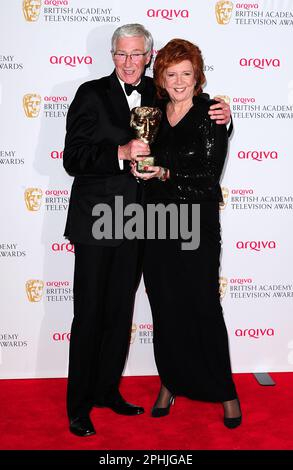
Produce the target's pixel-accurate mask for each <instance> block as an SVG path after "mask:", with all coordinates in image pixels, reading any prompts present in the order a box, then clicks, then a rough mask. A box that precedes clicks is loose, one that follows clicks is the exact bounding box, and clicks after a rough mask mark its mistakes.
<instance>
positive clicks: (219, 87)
mask: <svg viewBox="0 0 293 470" xmlns="http://www.w3.org/2000/svg"><path fill="white" fill-rule="evenodd" d="M134 22H138V23H142V24H144V25H145V26H146V27H147V28H148V29H149V30H150V31H151V32H152V33H153V36H154V39H155V47H154V56H155V54H156V51H157V50H158V49H160V48H161V47H162V46H163V45H164V44H165V43H166V42H167V41H168V40H170V39H172V38H174V37H180V38H185V39H188V40H190V41H192V42H194V43H196V44H197V45H199V47H200V48H201V50H202V52H203V55H204V59H205V71H206V77H207V85H206V87H205V91H206V92H208V93H209V94H210V95H211V96H212V97H213V96H215V95H221V96H223V97H224V98H225V100H227V101H228V102H229V103H230V106H231V110H232V116H233V121H234V128H235V130H234V134H233V137H232V139H231V142H230V149H229V157H228V159H227V164H226V166H225V172H224V175H223V179H222V191H223V196H224V203H223V204H222V206H221V220H222V238H223V250H222V259H221V273H220V276H221V277H220V293H221V298H222V305H223V310H224V317H225V321H226V324H227V328H228V331H229V338H230V349H231V359H232V367H233V371H234V372H257V371H258V372H265V371H268V372H269V371H292V369H293V275H292V266H293V248H292V231H293V217H292V213H293V211H292V209H293V185H292V174H293V141H292V131H293V129H292V123H293V56H292V51H291V48H292V32H293V1H292V0H284V1H282V0H280V1H278V0H271V1H256V2H252V3H242V2H236V1H233V2H232V1H218V2H217V1H213V0H204V1H199V0H198V1H197V0H156V1H154V0H153V1H150V0H140V1H139V2H133V0H123V1H122V0H107V1H106V0H101V1H100V0H24V1H21V0H10V1H9V2H8V1H5V2H4V1H3V2H1V17H0V37H1V40H0V77H1V87H0V112H1V128H0V129H1V130H0V133H1V141H0V167H1V172H0V180H1V183H0V200H1V229H0V266H1V282H0V290H1V292H0V298H1V323H0V374H1V377H2V378H21V377H65V376H66V375H67V363H68V347H69V341H70V326H71V321H72V307H73V266H74V246H72V245H70V244H69V243H68V241H67V240H65V239H64V238H63V231H64V224H65V218H66V212H67V208H68V201H69V196H70V188H71V184H72V178H70V177H69V176H68V175H67V174H66V173H65V171H64V169H63V166H62V150H63V145H64V135H65V121H66V114H67V111H68V107H69V105H70V102H71V100H72V98H73V96H74V94H75V91H76V90H77V88H78V86H79V85H80V84H81V83H83V82H85V81H88V80H92V79H95V78H98V77H101V76H103V75H108V74H110V73H111V72H112V70H113V63H112V59H111V54H110V39H111V36H112V33H113V32H114V30H115V29H116V28H117V27H118V26H121V25H122V24H125V23H134ZM147 74H149V75H151V74H152V67H150V68H149V69H148V72H147ZM199 269H200V267H199ZM188 308H189V306H188V305H185V304H184V300H183V301H182V311H181V312H178V335H180V330H181V329H184V328H189V325H188V324H186V323H185V322H184V309H188ZM195 314H196V312H195ZM152 337H153V331H152V318H151V312H150V308H149V304H148V300H147V296H146V293H145V289H144V285H143V281H142V283H141V285H140V287H139V290H138V293H137V297H136V305H135V313H134V319H133V327H132V333H131V340H130V353H129V358H128V361H127V365H126V368H125V374H126V375H149V374H156V366H155V363H154V359H153V344H152ZM172 339H173V341H174V348H176V340H177V338H176V337H174V338H172Z"/></svg>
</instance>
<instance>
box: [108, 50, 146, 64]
mask: <svg viewBox="0 0 293 470" xmlns="http://www.w3.org/2000/svg"><path fill="white" fill-rule="evenodd" d="M147 54H148V52H140V53H133V54H125V52H114V54H113V55H114V57H115V59H116V60H117V62H125V60H126V59H127V57H130V59H131V60H132V62H139V61H140V59H141V58H142V57H144V56H145V55H147Z"/></svg>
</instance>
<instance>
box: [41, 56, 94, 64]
mask: <svg viewBox="0 0 293 470" xmlns="http://www.w3.org/2000/svg"><path fill="white" fill-rule="evenodd" d="M50 63H51V64H53V65H56V64H65V65H69V66H70V67H76V66H77V65H81V64H86V65H91V64H92V63H93V58H92V57H91V56H89V55H86V56H83V55H82V56H79V55H73V56H72V55H61V56H60V57H57V56H56V55H52V56H51V57H50Z"/></svg>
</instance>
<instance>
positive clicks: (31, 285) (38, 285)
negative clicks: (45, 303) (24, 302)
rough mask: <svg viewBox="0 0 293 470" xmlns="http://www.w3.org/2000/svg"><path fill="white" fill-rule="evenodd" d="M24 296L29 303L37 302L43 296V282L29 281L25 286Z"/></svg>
mask: <svg viewBox="0 0 293 470" xmlns="http://www.w3.org/2000/svg"><path fill="white" fill-rule="evenodd" d="M25 288H26V294H27V297H28V300H29V301H30V302H39V301H40V300H41V298H42V295H43V288H44V282H43V281H40V280H38V279H30V280H29V281H27V282H26V284H25Z"/></svg>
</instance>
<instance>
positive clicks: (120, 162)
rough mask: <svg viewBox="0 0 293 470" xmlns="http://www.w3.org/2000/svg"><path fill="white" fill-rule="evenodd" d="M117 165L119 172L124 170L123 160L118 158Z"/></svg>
mask: <svg viewBox="0 0 293 470" xmlns="http://www.w3.org/2000/svg"><path fill="white" fill-rule="evenodd" d="M118 163H119V167H120V170H124V160H121V159H120V158H118Z"/></svg>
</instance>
